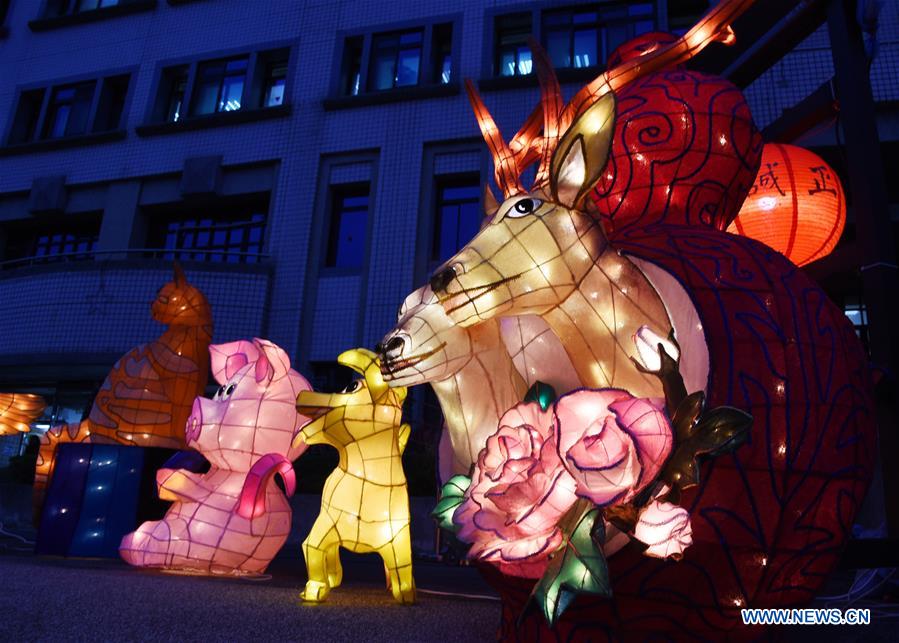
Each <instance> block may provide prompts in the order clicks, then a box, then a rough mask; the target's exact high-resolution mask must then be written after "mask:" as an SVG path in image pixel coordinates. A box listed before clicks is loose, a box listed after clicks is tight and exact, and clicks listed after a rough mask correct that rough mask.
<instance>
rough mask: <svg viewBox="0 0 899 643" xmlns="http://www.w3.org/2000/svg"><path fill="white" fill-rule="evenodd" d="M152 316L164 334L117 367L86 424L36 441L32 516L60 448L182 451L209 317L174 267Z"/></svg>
mask: <svg viewBox="0 0 899 643" xmlns="http://www.w3.org/2000/svg"><path fill="white" fill-rule="evenodd" d="M151 314H152V317H153V319H154V320H155V321H157V322H159V323H161V324H166V325H167V326H168V328H166V330H165V331H164V332H163V333H162V335H160V336H159V337H158V338H157V339H155V340H153V341H152V342H149V343H147V344H142V345H140V346H137V347H135V348H133V349H132V350H131V351H129V352H128V353H126V354H125V355H123V356H122V357H121V358H120V359H119V360H118V361H116V363H115V364H114V365H113V367H112V370H111V371H110V372H109V374H108V375H107V376H106V379H105V380H104V382H103V385H102V386H101V387H100V390H99V392H98V393H97V395H96V397H95V398H94V401H93V405H92V406H91V411H90V415H89V416H88V418H87V419H85V420H83V421H82V422H80V423H78V424H75V423H72V424H67V425H62V426H56V427H52V428H51V429H50V430H49V431H47V432H46V433H45V434H44V435H43V436H41V447H40V450H39V453H38V460H37V464H36V467H35V480H34V507H35V513H36V514H38V513H39V512H40V508H41V506H42V505H43V499H44V495H45V494H46V490H47V487H48V485H49V480H50V477H51V476H52V474H53V467H54V461H55V457H56V455H55V454H56V449H57V445H58V444H60V443H65V442H92V443H99V444H109V443H113V444H128V445H139V446H148V447H164V448H171V449H183V448H184V447H185V441H184V424H185V422H186V421H187V418H188V416H189V415H190V412H191V406H192V404H193V401H194V398H196V397H197V396H199V395H201V394H202V392H203V390H204V389H205V388H206V383H207V381H208V380H209V345H210V343H211V342H212V310H211V308H210V306H209V302H208V301H207V300H206V297H205V296H204V295H203V293H202V292H201V291H200V290H199V289H198V288H197V287H195V286H194V285H192V284H190V283H189V282H188V280H187V277H186V276H185V274H184V271H183V270H182V269H181V266H180V265H179V264H178V262H175V264H174V268H173V275H172V280H171V281H170V282H168V283H166V284H165V285H163V286H162V288H160V289H159V291H158V292H157V293H156V297H155V298H154V300H153V302H152V305H151Z"/></svg>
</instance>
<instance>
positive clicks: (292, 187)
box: [0, 0, 899, 448]
mask: <svg viewBox="0 0 899 643" xmlns="http://www.w3.org/2000/svg"><path fill="white" fill-rule="evenodd" d="M706 6H707V4H706V3H705V2H703V1H702V0H700V1H698V2H697V1H691V2H680V1H678V2H674V1H673V0H668V2H665V0H656V1H654V0H645V1H640V2H592V3H578V2H558V1H556V2H553V1H543V2H522V1H520V0H497V1H495V2H490V3H482V2H476V1H471V0H447V1H445V2H433V1H425V2H422V1H421V0H415V1H413V0H397V1H395V2H390V3H384V2H375V1H371V0H357V1H351V0H334V1H328V2H316V1H314V0H284V1H278V2H275V1H271V2H259V1H249V0H243V1H241V0H195V1H190V0H41V1H40V2H34V1H30V0H5V1H0V136H2V139H0V261H2V264H0V268H2V270H0V301H2V302H3V315H2V317H0V388H3V389H14V390H31V391H36V392H40V393H42V394H44V395H45V396H46V397H47V399H48V401H49V402H50V408H49V409H48V413H47V415H46V417H45V418H44V420H43V421H42V424H43V425H44V426H46V425H49V424H50V423H54V422H62V421H72V420H77V419H79V418H80V416H81V414H82V412H83V411H84V409H85V407H86V406H87V405H88V404H89V403H90V399H91V397H92V393H93V390H94V388H95V387H96V386H97V385H98V383H99V382H100V380H102V378H103V377H104V375H105V374H106V372H107V371H108V369H109V367H110V365H111V364H112V362H113V361H114V360H115V359H116V358H117V357H118V356H119V355H121V354H122V353H123V352H125V351H126V350H128V349H129V348H130V347H132V346H134V345H136V344H138V343H141V342H144V341H147V340H149V339H151V338H153V337H154V336H156V335H157V334H158V333H159V331H160V327H159V326H158V325H156V324H155V323H154V322H153V321H152V320H151V319H150V314H149V303H150V301H151V300H152V299H153V297H154V294H155V292H156V290H157V289H158V288H159V287H160V286H161V285H162V284H163V283H164V282H165V281H167V280H168V279H169V276H170V274H171V265H172V260H173V259H178V260H179V261H180V262H181V263H182V265H183V266H184V268H185V270H186V272H187V275H188V277H189V279H190V280H191V281H192V282H194V283H196V284H197V285H199V286H200V288H201V289H202V290H203V291H204V292H205V293H206V295H207V297H208V298H209V300H210V303H211V305H212V308H213V313H214V317H215V341H216V342H223V341H230V340H233V339H237V338H242V337H252V336H259V337H266V338H269V339H271V340H273V341H275V342H277V343H278V344H280V345H281V346H283V347H285V349H286V350H287V351H288V353H289V354H290V355H291V356H292V358H293V359H294V361H295V363H296V364H297V365H298V367H299V368H300V370H302V371H304V372H306V373H307V374H309V375H311V376H312V378H313V380H314V381H315V382H316V383H317V384H319V385H320V386H324V387H326V386H329V385H334V384H336V380H337V379H339V378H340V375H338V374H336V372H335V370H334V367H333V366H331V364H332V362H333V360H334V358H335V356H336V355H337V354H338V353H339V352H340V351H342V350H344V349H346V348H348V347H352V346H357V345H366V346H371V345H373V344H374V343H375V342H376V341H378V340H379V339H380V338H381V337H382V335H383V334H384V332H385V331H386V330H388V329H389V328H390V327H391V326H392V324H393V321H394V319H395V315H396V311H397V307H398V306H399V304H400V303H401V301H402V299H403V297H404V296H405V295H406V294H407V293H409V292H410V291H411V290H412V289H413V287H415V286H417V285H419V284H421V283H424V281H425V280H426V278H427V276H428V274H429V271H430V270H431V269H432V268H433V267H434V266H435V265H437V264H438V263H439V262H440V261H441V260H442V259H444V258H446V257H447V256H449V255H451V254H452V253H453V252H454V251H455V249H456V248H458V247H459V246H460V245H461V244H463V243H464V242H465V241H467V239H468V238H470V237H471V236H472V235H473V234H474V232H475V230H476V229H477V226H478V221H479V208H480V194H481V188H480V186H481V184H482V182H483V181H484V180H486V178H487V177H489V176H490V174H491V172H490V166H489V158H488V156H487V154H486V152H485V148H484V145H483V143H482V140H481V138H480V136H479V134H478V132H477V128H476V125H475V121H474V118H473V117H472V114H471V110H470V108H469V106H468V101H467V99H466V97H465V92H464V91H463V88H462V82H463V79H465V78H471V79H474V80H476V82H477V83H478V84H479V86H480V89H481V91H482V93H483V94H484V96H485V100H486V101H487V102H488V103H489V105H490V108H491V111H492V112H493V113H494V115H495V116H496V117H497V119H498V122H499V125H500V126H501V127H503V128H504V129H505V130H508V132H507V133H508V134H511V133H512V132H514V130H515V129H517V127H518V126H519V125H520V123H521V121H522V119H523V118H524V117H525V116H526V114H527V113H528V112H529V111H530V109H531V107H532V106H533V104H534V103H535V101H536V100H537V93H536V89H535V84H536V83H535V81H534V79H533V75H532V74H531V73H530V72H531V61H530V54H529V51H528V48H527V38H528V35H529V34H534V35H535V36H536V37H537V38H538V40H540V41H542V42H543V44H544V46H545V47H546V48H547V50H548V52H549V54H550V57H551V58H552V60H553V62H554V64H555V65H556V67H557V68H558V69H559V74H560V77H561V79H562V80H563V87H564V88H565V89H566V90H567V91H568V92H569V93H570V92H571V91H573V89H574V88H575V87H576V86H578V85H579V84H582V83H583V82H585V81H586V80H588V79H590V78H592V77H594V76H595V75H596V74H598V73H599V72H600V71H601V70H602V68H603V63H604V61H605V58H606V56H607V55H608V53H609V52H610V51H611V50H612V49H613V48H614V47H616V46H617V45H618V44H620V43H621V42H623V41H624V40H626V39H628V38H630V37H633V36H634V35H636V34H638V33H641V32H645V31H650V30H656V29H660V30H680V31H682V30H683V29H684V28H685V27H687V26H689V25H690V24H692V22H693V21H694V20H695V18H697V17H698V16H700V15H701V14H702V12H703V11H704V10H705V9H706ZM897 20H899V19H897V15H896V7H895V5H894V4H890V5H888V6H887V8H886V9H884V11H883V13H882V16H881V25H882V29H881V33H880V34H879V35H880V38H881V40H882V42H883V43H884V44H882V46H881V51H880V53H879V57H878V58H876V59H875V63H874V65H875V68H874V78H875V92H876V96H877V98H878V99H879V100H881V101H883V105H884V106H885V107H889V108H890V110H892V111H889V110H887V111H885V112H884V118H885V119H887V120H889V119H893V120H892V121H890V122H894V120H895V115H896V113H897V112H896V111H895V109H894V108H893V104H892V103H890V102H889V101H894V100H895V99H896V98H897V97H899V96H897V95H899V87H897V84H896V82H895V78H896V67H897V58H899V48H896V45H895V44H893V43H891V42H890V41H891V40H892V41H895V40H896V37H897V36H899V27H897ZM816 38H817V39H818V40H815V39H816ZM822 38H823V40H821V39H822ZM805 49H815V51H816V52H817V53H816V54H814V56H813V58H814V59H815V60H818V59H822V60H823V59H827V60H829V58H828V56H829V54H828V53H827V35H826V30H824V31H819V32H818V33H816V34H814V35H813V36H812V37H811V39H809V40H807V41H806V43H805V44H803V45H801V46H800V49H799V50H798V51H796V52H794V53H792V54H789V55H788V56H787V57H786V58H784V59H783V60H782V61H781V62H779V63H778V65H781V66H784V67H778V66H777V65H775V66H774V67H773V68H771V69H770V70H769V71H768V72H766V73H765V74H763V75H762V76H761V78H759V79H758V80H757V81H755V82H754V83H753V84H752V85H751V86H750V88H749V91H748V96H749V98H750V101H751V104H752V107H753V108H757V109H758V114H759V115H760V117H761V118H760V119H759V120H760V122H759V125H760V126H765V125H767V124H768V122H769V121H771V120H774V119H775V118H777V117H778V115H779V112H780V110H781V109H782V108H785V107H788V106H790V105H791V104H793V103H794V102H796V101H797V100H798V99H800V98H802V97H803V96H804V95H805V94H807V93H808V90H810V89H814V88H815V87H817V85H819V84H820V83H821V82H822V81H823V80H826V77H827V74H828V73H830V74H831V75H832V73H833V69H832V64H831V67H830V68H829V71H828V67H827V65H828V64H829V63H827V62H825V63H822V64H823V68H822V69H823V70H821V69H819V67H820V65H819V66H813V65H809V64H807V63H804V62H799V61H807V60H808V59H809V56H808V54H806V53H805ZM821 51H823V52H824V53H821ZM791 60H795V61H797V63H796V64H799V65H801V66H802V68H803V69H805V70H807V73H806V74H805V77H803V75H801V74H799V75H797V74H795V73H793V72H792V71H790V70H789V68H788V66H789V65H790V64H792V63H790V62H789V61H791ZM884 66H886V67H887V68H888V70H887V71H884V69H883V67H884ZM784 68H786V71H783V69H784ZM782 72H783V73H782ZM816 74H817V75H820V76H822V78H818V77H817V76H816ZM794 83H798V84H799V87H798V88H794V87H792V85H793V84H794ZM803 83H804V84H803ZM890 136H891V137H892V140H895V139H896V138H899V135H897V133H896V132H895V131H894V129H893V130H890ZM893 196H894V201H897V202H899V196H897V195H893ZM418 399H419V401H421V399H422V396H421V395H419V396H418ZM420 406H426V405H425V404H420ZM420 412H421V411H419V413H420ZM7 441H8V440H7ZM16 448H18V443H16Z"/></svg>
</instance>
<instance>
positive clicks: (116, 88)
mask: <svg viewBox="0 0 899 643" xmlns="http://www.w3.org/2000/svg"><path fill="white" fill-rule="evenodd" d="M130 81H131V76H130V74H122V75H117V76H109V77H106V78H101V79H99V80H89V81H82V82H79V83H69V84H65V85H57V86H54V87H48V88H40V89H29V90H26V91H23V92H22V93H21V94H20V95H19V102H18V104H17V105H16V111H15V115H14V116H13V123H12V127H11V128H10V133H9V139H8V141H7V142H8V143H9V144H17V143H29V142H33V141H35V140H44V139H59V138H67V137H71V136H79V135H83V134H88V133H91V132H93V133H99V132H109V131H113V130H116V129H119V128H120V127H121V120H122V113H123V112H124V107H125V98H126V96H127V94H128V87H129V84H130ZM98 92H99V95H98ZM48 93H49V97H48V98H47V108H46V110H45V112H44V113H43V117H42V116H41V107H42V104H43V102H44V98H45V96H46V95H47V94H48ZM95 103H96V109H93V107H94V104H95ZM92 109H93V112H92Z"/></svg>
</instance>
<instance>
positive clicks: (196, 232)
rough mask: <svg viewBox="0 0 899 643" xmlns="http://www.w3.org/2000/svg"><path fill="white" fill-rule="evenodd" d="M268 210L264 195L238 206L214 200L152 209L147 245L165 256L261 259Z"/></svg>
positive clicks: (241, 260) (230, 260)
mask: <svg viewBox="0 0 899 643" xmlns="http://www.w3.org/2000/svg"><path fill="white" fill-rule="evenodd" d="M267 211H268V202H267V200H261V199H257V200H255V202H252V203H246V204H242V205H239V206H237V207H234V206H231V207H229V205H227V204H223V203H222V202H214V203H209V204H205V205H203V206H198V207H193V208H185V207H184V206H183V205H178V206H176V207H175V208H164V209H160V210H158V211H155V212H153V211H151V212H148V213H147V216H148V219H149V220H150V221H151V226H150V231H149V235H148V245H149V247H150V248H154V249H156V248H158V249H159V251H154V253H153V254H154V256H161V257H162V258H163V259H178V260H182V261H210V262H217V263H258V262H259V261H260V260H261V259H263V258H264V255H263V253H262V249H263V245H264V239H265V223H266V212H267ZM160 251H161V252H160Z"/></svg>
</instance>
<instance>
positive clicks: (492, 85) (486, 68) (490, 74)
mask: <svg viewBox="0 0 899 643" xmlns="http://www.w3.org/2000/svg"><path fill="white" fill-rule="evenodd" d="M642 2H644V3H646V4H651V5H653V10H652V12H651V18H650V19H651V20H652V22H653V24H654V26H653V29H654V30H659V29H661V28H662V26H664V25H665V24H667V19H666V18H665V15H664V14H665V11H664V6H663V5H664V3H662V2H661V1H660V0H642ZM603 6H604V5H601V4H600V5H597V4H595V3H593V4H590V3H587V2H583V1H581V2H577V1H575V2H571V3H565V4H562V3H558V4H557V3H547V2H532V3H528V4H523V5H512V6H506V7H494V8H490V9H487V10H485V11H484V27H483V28H484V38H483V42H484V55H483V56H481V79H480V80H479V81H478V85H479V87H480V88H481V89H486V90H490V89H504V88H513V87H530V86H536V85H537V75H536V74H535V73H534V72H533V71H532V72H531V73H530V74H526V75H515V76H501V75H500V74H499V68H498V49H497V46H498V40H497V37H498V32H497V21H498V20H499V19H500V18H502V17H504V16H508V15H513V14H517V13H521V14H524V13H530V14H531V35H532V36H533V37H534V38H535V39H536V40H537V42H539V43H541V45H543V46H544V47H546V44H545V43H544V33H543V31H544V30H543V20H544V15H545V14H547V13H554V12H564V11H571V12H574V13H577V12H578V11H579V10H583V11H596V12H598V13H599V14H601V13H602V10H603ZM598 23H599V24H600V25H602V24H604V22H603V19H602V16H601V15H600V16H599V17H598ZM602 28H603V27H602V26H600V27H599V29H600V30H601V29H602ZM599 39H601V37H599V36H598V40H599ZM609 53H611V52H609ZM599 55H600V54H597V56H599ZM605 62H606V61H605V60H598V61H597V64H596V65H591V66H589V67H562V68H559V69H557V70H556V74H557V76H558V77H559V80H560V81H561V82H575V81H585V80H590V79H592V78H595V77H596V76H597V75H598V73H599V72H600V71H601V70H602V69H604V65H605Z"/></svg>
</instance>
